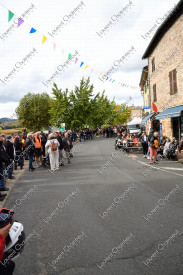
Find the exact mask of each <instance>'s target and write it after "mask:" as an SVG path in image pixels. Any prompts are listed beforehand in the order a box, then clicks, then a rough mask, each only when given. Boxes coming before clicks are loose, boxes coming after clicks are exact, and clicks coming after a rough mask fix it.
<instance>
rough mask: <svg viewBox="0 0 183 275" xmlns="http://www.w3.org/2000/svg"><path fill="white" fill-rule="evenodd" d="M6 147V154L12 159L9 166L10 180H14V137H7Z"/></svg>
mask: <svg viewBox="0 0 183 275" xmlns="http://www.w3.org/2000/svg"><path fill="white" fill-rule="evenodd" d="M5 147H6V153H7V154H8V156H9V157H10V164H9V166H8V179H10V180H11V179H14V178H13V176H12V172H13V161H14V147H13V139H12V136H7V137H6V143H5Z"/></svg>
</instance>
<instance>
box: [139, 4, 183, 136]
mask: <svg viewBox="0 0 183 275" xmlns="http://www.w3.org/2000/svg"><path fill="white" fill-rule="evenodd" d="M142 58H143V59H145V58H148V82H149V104H150V105H149V106H150V107H151V114H150V115H149V116H150V117H149V120H150V124H151V127H153V128H154V127H155V128H157V126H158V128H159V131H160V134H161V136H162V135H165V136H168V137H170V138H171V137H173V136H175V137H176V138H177V139H179V140H180V138H181V137H183V0H181V1H179V2H178V4H177V6H176V7H175V8H174V10H173V11H172V12H171V14H170V15H169V16H168V17H167V18H166V19H165V20H164V22H163V23H162V25H161V26H160V27H159V28H158V30H157V31H156V33H155V35H154V37H153V38H152V40H151V42H150V44H149V46H148V48H147V49H146V51H145V53H144V55H143V57H142ZM152 105H153V108H152ZM156 107H157V110H155V109H156ZM154 111H155V112H156V111H157V113H158V114H157V115H156V116H154V115H155V113H154ZM152 121H153V123H154V126H153V125H152ZM156 130H157V129H156Z"/></svg>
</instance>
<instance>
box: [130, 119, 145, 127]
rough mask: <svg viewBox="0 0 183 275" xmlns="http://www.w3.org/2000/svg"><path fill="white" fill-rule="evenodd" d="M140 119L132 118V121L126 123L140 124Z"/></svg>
mask: <svg viewBox="0 0 183 275" xmlns="http://www.w3.org/2000/svg"><path fill="white" fill-rule="evenodd" d="M141 121H142V119H141V118H134V119H133V120H132V121H130V122H128V123H127V125H128V126H129V125H135V124H141Z"/></svg>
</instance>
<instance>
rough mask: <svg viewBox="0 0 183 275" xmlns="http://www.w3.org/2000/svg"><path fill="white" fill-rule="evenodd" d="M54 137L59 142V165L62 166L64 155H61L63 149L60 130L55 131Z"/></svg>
mask: <svg viewBox="0 0 183 275" xmlns="http://www.w3.org/2000/svg"><path fill="white" fill-rule="evenodd" d="M55 137H56V139H57V140H58V142H59V144H60V145H59V148H58V149H59V165H61V166H64V156H63V149H64V145H63V141H62V135H61V132H59V133H58V132H55Z"/></svg>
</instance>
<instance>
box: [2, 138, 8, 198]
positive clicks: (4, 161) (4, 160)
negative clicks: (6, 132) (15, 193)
mask: <svg viewBox="0 0 183 275" xmlns="http://www.w3.org/2000/svg"><path fill="white" fill-rule="evenodd" d="M3 141H4V139H3V137H2V136H0V191H8V190H9V188H6V187H5V173H6V166H8V165H9V164H10V158H9V156H8V155H7V153H6V151H5V147H4V145H3ZM5 196H6V195H1V194H0V200H3V199H4V198H3V197H5Z"/></svg>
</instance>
